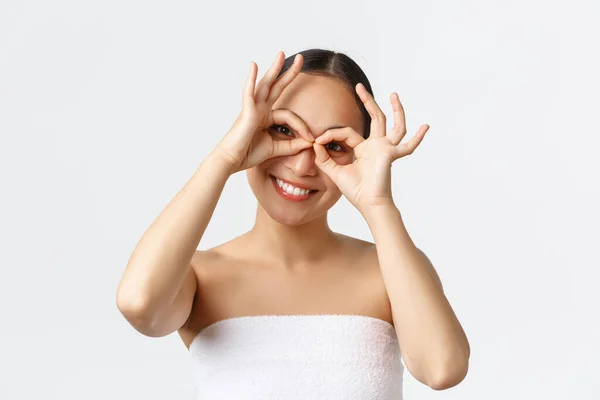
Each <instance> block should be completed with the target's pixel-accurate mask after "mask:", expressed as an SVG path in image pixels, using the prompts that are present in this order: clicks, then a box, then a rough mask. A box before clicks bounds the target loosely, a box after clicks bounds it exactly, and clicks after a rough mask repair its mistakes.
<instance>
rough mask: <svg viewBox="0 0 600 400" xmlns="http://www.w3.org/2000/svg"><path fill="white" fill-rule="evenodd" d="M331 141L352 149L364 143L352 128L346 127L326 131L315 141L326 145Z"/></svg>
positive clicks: (363, 139)
mask: <svg viewBox="0 0 600 400" xmlns="http://www.w3.org/2000/svg"><path fill="white" fill-rule="evenodd" d="M333 140H337V141H342V142H344V143H346V144H347V145H348V146H350V147H352V148H354V147H356V146H358V145H359V144H360V143H362V142H364V141H365V138H363V137H362V135H360V134H359V133H358V132H356V131H355V130H354V129H353V128H351V127H349V126H346V127H344V128H333V129H328V130H326V131H325V132H324V133H323V134H322V135H321V136H319V137H317V138H316V139H315V141H316V142H317V143H318V144H324V143H328V142H331V141H333Z"/></svg>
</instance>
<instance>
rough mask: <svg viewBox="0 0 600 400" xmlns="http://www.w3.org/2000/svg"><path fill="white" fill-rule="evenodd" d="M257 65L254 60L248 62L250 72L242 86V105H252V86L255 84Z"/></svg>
mask: <svg viewBox="0 0 600 400" xmlns="http://www.w3.org/2000/svg"><path fill="white" fill-rule="evenodd" d="M257 71H258V67H257V65H256V63H255V62H254V61H252V62H251V63H250V73H249V74H248V79H246V85H245V86H244V92H243V95H242V105H243V106H244V107H248V106H253V105H254V86H255V85H256V73H257Z"/></svg>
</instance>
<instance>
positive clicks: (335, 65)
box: [278, 49, 373, 139]
mask: <svg viewBox="0 0 600 400" xmlns="http://www.w3.org/2000/svg"><path fill="white" fill-rule="evenodd" d="M296 54H302V57H303V58H304V62H303V64H302V70H301V71H300V72H304V73H307V74H313V75H321V76H327V77H331V78H336V79H339V80H341V81H342V82H344V83H346V84H348V85H349V86H350V90H352V93H353V94H354V98H355V99H356V103H357V104H358V108H359V109H360V112H361V113H362V115H363V120H364V124H363V137H364V138H365V139H366V138H368V137H369V134H370V133H371V129H370V127H371V116H370V115H369V113H368V111H367V109H366V108H365V106H364V105H363V102H362V100H361V99H360V97H358V95H357V94H356V89H355V87H356V84H357V83H362V84H363V85H364V86H365V88H366V89H367V91H368V92H369V93H371V95H373V89H372V88H371V84H370V83H369V80H368V79H367V76H366V75H365V73H364V72H363V70H362V69H361V68H360V67H359V66H358V64H357V63H356V62H354V60H352V59H351V58H350V57H348V56H347V55H346V54H344V53H339V52H334V51H331V50H324V49H308V50H303V51H300V52H298V53H296ZM296 54H293V55H291V56H289V57H287V58H286V59H285V62H284V63H283V68H282V69H281V71H280V72H279V75H278V77H279V76H281V75H282V74H283V73H284V72H285V71H287V70H288V69H289V68H290V67H291V66H292V64H293V62H294V57H296Z"/></svg>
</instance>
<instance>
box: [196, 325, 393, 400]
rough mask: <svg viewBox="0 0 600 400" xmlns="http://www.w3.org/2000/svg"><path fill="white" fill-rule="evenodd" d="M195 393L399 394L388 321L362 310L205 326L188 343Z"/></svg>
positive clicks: (363, 399) (364, 397) (314, 398)
mask: <svg viewBox="0 0 600 400" xmlns="http://www.w3.org/2000/svg"><path fill="white" fill-rule="evenodd" d="M189 350H190V360H191V365H192V377H193V383H194V385H195V386H196V393H197V399H199V400H200V399H203V400H204V399H210V400H213V399H232V400H233V399H235V400H238V399H239V400H242V399H262V400H270V399H287V400H295V399H303V400H307V399H311V400H318V399H336V400H337V399H348V400H354V399H356V400H358V399H360V400H368V399H373V400H401V399H402V379H403V376H402V375H403V372H404V366H403V364H402V362H401V355H400V348H399V346H398V339H397V336H396V331H395V330H394V327H393V326H392V325H391V324H390V323H388V322H387V321H384V320H382V319H377V318H373V317H367V316H361V315H340V314H320V315H255V316H244V317H234V318H228V319H224V320H221V321H217V322H215V323H214V324H212V325H209V326H208V327H206V328H204V329H203V330H202V331H201V332H200V333H198V335H197V336H196V337H195V338H194V340H193V341H192V343H191V345H190V348H189Z"/></svg>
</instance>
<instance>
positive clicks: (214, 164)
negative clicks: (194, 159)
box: [203, 147, 238, 175]
mask: <svg viewBox="0 0 600 400" xmlns="http://www.w3.org/2000/svg"><path fill="white" fill-rule="evenodd" d="M203 163H206V164H210V168H211V169H215V170H217V171H220V172H223V173H225V174H227V175H233V174H235V173H236V172H238V169H237V167H236V166H235V164H234V163H233V161H231V160H230V158H229V157H228V156H227V155H226V154H225V152H224V151H223V150H221V149H220V148H219V147H216V148H215V149H214V150H213V151H211V152H210V153H209V154H208V156H207V157H206V158H205V159H204V161H203Z"/></svg>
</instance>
